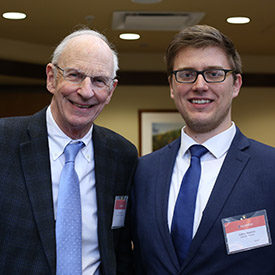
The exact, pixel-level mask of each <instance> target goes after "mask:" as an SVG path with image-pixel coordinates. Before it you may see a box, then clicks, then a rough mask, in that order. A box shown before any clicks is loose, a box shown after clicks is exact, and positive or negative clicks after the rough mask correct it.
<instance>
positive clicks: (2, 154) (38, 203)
mask: <svg viewBox="0 0 275 275" xmlns="http://www.w3.org/2000/svg"><path fill="white" fill-rule="evenodd" d="M92 138H93V145H94V156H95V178H96V191H97V207H98V209H97V210H98V238H99V250H100V256H101V272H102V274H107V275H110V274H113V275H115V274H130V273H131V261H132V257H131V256H132V255H131V243H130V233H129V229H128V226H127V227H124V228H120V229H115V230H112V229H111V224H112V216H113V209H114V198H115V196H119V195H120V196H121V195H127V194H129V191H130V184H131V181H132V175H133V172H134V168H135V165H136V162H137V151H136V148H135V147H134V145H132V144H131V143H130V142H129V141H127V140H126V139H124V138H123V137H121V136H120V135H118V134H116V133H114V132H112V131H110V130H108V129H105V128H102V127H99V126H96V125H94V129H93V136H92ZM127 222H128V223H129V220H127ZM55 273H56V248H55V221H54V212H53V198H52V185H51V171H50V160H49V147H48V133H47V128H46V109H44V110H42V111H40V112H38V113H36V114H34V115H33V116H26V117H16V118H3V119H0V274H8V275H10V274H28V275H29V274H35V275H37V274H47V275H49V274H55Z"/></svg>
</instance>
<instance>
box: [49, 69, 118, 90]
mask: <svg viewBox="0 0 275 275" xmlns="http://www.w3.org/2000/svg"><path fill="white" fill-rule="evenodd" d="M54 66H55V67H56V68H57V69H59V70H60V71H61V72H62V75H63V78H64V79H65V80H67V81H70V82H72V83H75V84H80V83H81V82H83V81H84V79H86V77H89V78H90V80H91V83H92V85H93V86H94V87H95V88H97V89H99V90H106V89H109V88H110V86H111V83H112V82H113V81H114V79H113V78H110V77H105V76H90V75H86V74H84V73H83V72H80V71H79V70H77V69H72V68H65V69H62V68H60V67H59V66H58V65H57V64H54Z"/></svg>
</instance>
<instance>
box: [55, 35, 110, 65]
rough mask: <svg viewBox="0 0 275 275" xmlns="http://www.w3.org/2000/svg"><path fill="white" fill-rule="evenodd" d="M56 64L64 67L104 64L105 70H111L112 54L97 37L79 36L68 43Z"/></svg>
mask: <svg viewBox="0 0 275 275" xmlns="http://www.w3.org/2000/svg"><path fill="white" fill-rule="evenodd" d="M58 62H59V63H61V62H62V63H63V65H65V66H72V65H74V64H76V65H78V66H79V65H82V64H83V66H84V67H86V64H91V65H93V64H94V65H97V64H98V65H100V64H102V65H103V64H105V66H106V67H107V68H108V67H110V68H113V54H112V51H111V49H110V48H109V46H108V45H107V44H106V43H105V42H104V41H103V40H102V39H100V38H99V37H96V36H91V35H81V36H78V37H74V38H72V39H71V40H70V41H69V42H68V44H67V46H66V47H65V49H64V50H63V52H62V54H61V55H60V58H59V61H58ZM87 69H88V68H87Z"/></svg>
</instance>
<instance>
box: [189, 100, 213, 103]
mask: <svg viewBox="0 0 275 275" xmlns="http://www.w3.org/2000/svg"><path fill="white" fill-rule="evenodd" d="M211 101H212V100H210V99H192V100H191V101H190V102H191V103H194V104H207V103H211Z"/></svg>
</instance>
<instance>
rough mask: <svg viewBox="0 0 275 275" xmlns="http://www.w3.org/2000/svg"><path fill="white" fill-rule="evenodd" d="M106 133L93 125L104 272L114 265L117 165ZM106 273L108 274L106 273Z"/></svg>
mask: <svg viewBox="0 0 275 275" xmlns="http://www.w3.org/2000/svg"><path fill="white" fill-rule="evenodd" d="M105 134H106V133H101V128H100V127H99V126H97V125H94V129H93V146H94V159H95V179H96V194H97V211H98V238H99V249H100V254H101V257H102V258H104V261H102V263H101V264H102V265H104V270H109V269H110V270H111V268H112V266H114V265H115V261H116V260H115V258H114V254H113V253H110V250H111V251H113V250H114V248H113V235H112V234H111V230H110V229H111V222H112V219H113V217H112V215H113V208H114V189H115V186H114V184H115V175H116V171H117V164H118V161H119V160H118V153H117V148H113V147H110V146H109V145H108V143H107V140H108V138H107V137H106V135H105ZM107 273H108V272H107Z"/></svg>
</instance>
